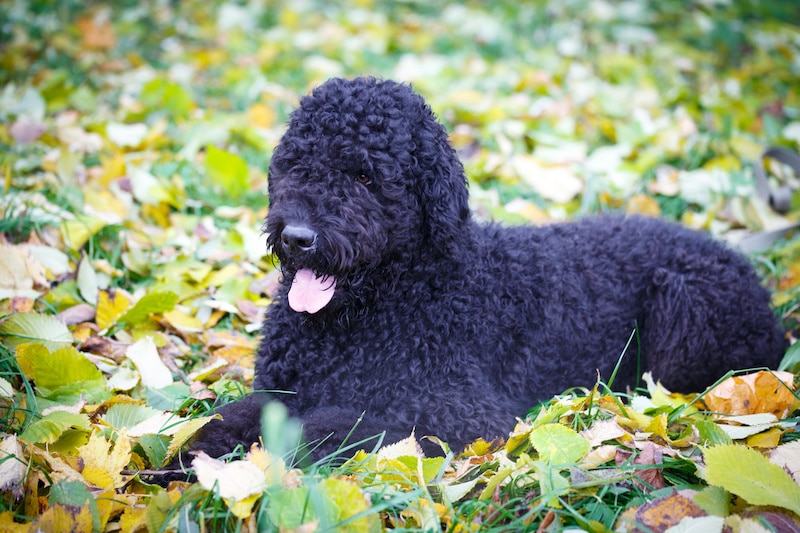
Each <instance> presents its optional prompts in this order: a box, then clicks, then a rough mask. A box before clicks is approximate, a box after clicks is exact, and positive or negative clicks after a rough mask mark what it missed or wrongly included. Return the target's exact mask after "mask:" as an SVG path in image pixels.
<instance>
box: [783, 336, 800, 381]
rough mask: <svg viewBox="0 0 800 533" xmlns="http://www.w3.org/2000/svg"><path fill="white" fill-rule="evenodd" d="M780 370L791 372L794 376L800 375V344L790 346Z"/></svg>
mask: <svg viewBox="0 0 800 533" xmlns="http://www.w3.org/2000/svg"><path fill="white" fill-rule="evenodd" d="M778 370H781V371H785V372H791V373H792V374H797V373H800V342H796V343H794V344H792V345H791V346H789V349H788V350H786V354H785V355H784V356H783V359H782V360H781V364H780V365H778Z"/></svg>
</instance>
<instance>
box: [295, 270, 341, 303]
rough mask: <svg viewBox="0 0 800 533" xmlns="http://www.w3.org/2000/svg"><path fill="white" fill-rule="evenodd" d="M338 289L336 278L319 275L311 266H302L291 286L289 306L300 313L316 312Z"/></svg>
mask: <svg viewBox="0 0 800 533" xmlns="http://www.w3.org/2000/svg"><path fill="white" fill-rule="evenodd" d="M335 290H336V278H334V277H333V276H327V275H317V274H315V273H314V271H313V270H311V269H310V268H301V269H300V270H298V271H297V272H295V274H294V279H293V280H292V284H291V285H290V286H289V295H288V299H289V307H291V308H292V309H293V310H294V311H297V312H298V313H302V312H306V313H310V314H314V313H316V312H318V311H319V310H321V309H322V308H323V307H325V306H326V305H328V303H329V302H330V301H331V298H333V293H334V291H335Z"/></svg>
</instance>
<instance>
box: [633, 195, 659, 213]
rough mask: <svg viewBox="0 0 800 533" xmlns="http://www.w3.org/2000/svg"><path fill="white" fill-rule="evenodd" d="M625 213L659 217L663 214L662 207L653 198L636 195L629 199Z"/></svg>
mask: <svg viewBox="0 0 800 533" xmlns="http://www.w3.org/2000/svg"><path fill="white" fill-rule="evenodd" d="M625 211H627V212H628V213H637V214H640V215H648V216H653V217H657V216H659V215H660V214H661V207H660V206H659V205H658V202H657V201H656V200H655V199H653V197H652V196H648V195H646V194H636V195H634V196H631V197H630V198H628V201H627V203H626V204H625Z"/></svg>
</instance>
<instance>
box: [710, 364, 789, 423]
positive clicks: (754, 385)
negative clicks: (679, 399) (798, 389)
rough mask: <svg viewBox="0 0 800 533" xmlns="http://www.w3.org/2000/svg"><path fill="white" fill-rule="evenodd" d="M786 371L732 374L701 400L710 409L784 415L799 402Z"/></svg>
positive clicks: (723, 411)
mask: <svg viewBox="0 0 800 533" xmlns="http://www.w3.org/2000/svg"><path fill="white" fill-rule="evenodd" d="M793 383H794V375H793V374H791V373H789V372H767V371H761V372H755V373H753V374H746V375H744V376H732V377H730V378H728V379H726V380H725V381H723V382H722V383H720V384H719V385H718V386H716V387H714V388H713V389H711V390H710V391H709V392H708V393H707V394H706V396H705V398H704V401H705V403H706V406H708V408H709V410H711V411H715V412H717V413H724V414H729V415H747V414H754V413H772V414H774V415H775V416H777V417H778V418H784V417H785V416H786V415H788V413H789V412H790V411H791V410H793V409H794V408H795V407H796V406H797V405H798V400H797V398H795V396H794V394H792V388H793Z"/></svg>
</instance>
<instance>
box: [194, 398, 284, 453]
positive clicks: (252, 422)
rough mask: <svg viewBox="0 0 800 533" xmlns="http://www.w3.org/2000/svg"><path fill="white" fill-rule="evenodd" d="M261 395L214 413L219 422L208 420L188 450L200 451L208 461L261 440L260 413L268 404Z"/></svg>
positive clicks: (227, 405)
mask: <svg viewBox="0 0 800 533" xmlns="http://www.w3.org/2000/svg"><path fill="white" fill-rule="evenodd" d="M269 399H270V396H269V395H268V394H265V393H253V394H250V395H249V396H245V397H244V398H242V399H241V400H239V401H238V402H232V403H229V404H226V405H223V406H222V407H220V408H219V409H217V410H215V414H219V415H221V416H222V420H212V421H210V422H209V423H208V424H206V425H205V426H204V427H203V429H201V430H200V431H199V432H198V434H197V435H196V436H195V437H194V439H193V440H192V441H191V443H190V444H189V449H190V450H193V451H194V450H199V451H204V452H206V453H207V454H208V455H210V456H211V457H219V456H221V455H224V454H226V453H230V452H231V451H233V449H234V448H235V447H236V446H237V445H239V444H241V445H242V446H244V447H245V450H247V449H249V447H250V445H251V444H253V443H254V442H258V439H259V437H260V436H261V409H262V407H264V405H265V404H266V403H267V402H268V401H269Z"/></svg>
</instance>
